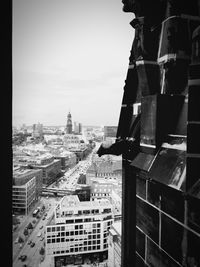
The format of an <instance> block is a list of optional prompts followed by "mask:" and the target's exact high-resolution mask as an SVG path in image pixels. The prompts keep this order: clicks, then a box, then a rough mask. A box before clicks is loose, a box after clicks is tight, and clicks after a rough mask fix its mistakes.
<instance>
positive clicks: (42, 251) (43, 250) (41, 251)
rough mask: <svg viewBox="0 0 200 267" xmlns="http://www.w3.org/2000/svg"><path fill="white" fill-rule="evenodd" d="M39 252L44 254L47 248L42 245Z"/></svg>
mask: <svg viewBox="0 0 200 267" xmlns="http://www.w3.org/2000/svg"><path fill="white" fill-rule="evenodd" d="M39 253H40V255H42V256H43V255H44V253H45V249H44V248H43V247H41V249H40V251H39Z"/></svg>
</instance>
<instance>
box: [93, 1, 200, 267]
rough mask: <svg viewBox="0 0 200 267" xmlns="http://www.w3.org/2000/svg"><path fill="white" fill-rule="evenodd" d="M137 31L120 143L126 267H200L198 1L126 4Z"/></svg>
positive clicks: (116, 150) (106, 150) (115, 146)
mask: <svg viewBox="0 0 200 267" xmlns="http://www.w3.org/2000/svg"><path fill="white" fill-rule="evenodd" d="M122 2H123V4H124V7H123V11H124V12H132V13H134V15H135V18H134V19H133V20H132V21H131V22H130V24H131V26H132V27H133V29H134V30H135V37H134V40H133V44H132V48H131V53H130V58H129V66H128V71H127V77H126V80H125V86H124V94H123V99H122V106H121V112H120V118H119V123H118V131H117V136H116V142H115V143H114V144H113V145H112V146H111V147H109V148H105V147H103V145H102V146H101V147H100V149H99V151H98V152H97V153H98V154H99V156H101V155H103V154H115V155H120V154H122V157H123V176H122V178H123V189H122V190H123V200H122V202H123V208H122V210H123V212H122V266H123V267H129V266H130V267H132V266H138V267H140V266H155V267H168V266H170V267H171V266H172V267H178V266H179V267H180V266H184V267H186V266H188V267H197V266H200V175H199V166H200V141H199V139H200V1H199V0H190V1H188V0H186V1H181V0H153V1H151V0H138V1H137V0H123V1H122Z"/></svg>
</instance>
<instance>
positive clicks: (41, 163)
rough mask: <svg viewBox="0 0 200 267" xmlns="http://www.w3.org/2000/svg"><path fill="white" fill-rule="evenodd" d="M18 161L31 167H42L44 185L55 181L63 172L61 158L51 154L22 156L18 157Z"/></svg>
mask: <svg viewBox="0 0 200 267" xmlns="http://www.w3.org/2000/svg"><path fill="white" fill-rule="evenodd" d="M17 163H18V164H20V165H21V166H24V167H29V168H31V169H41V170H42V183H43V184H44V185H49V184H51V183H53V182H55V181H56V179H57V175H58V174H59V173H61V160H60V159H54V157H53V156H52V155H50V154H43V155H40V156H26V157H22V158H19V159H18V161H17Z"/></svg>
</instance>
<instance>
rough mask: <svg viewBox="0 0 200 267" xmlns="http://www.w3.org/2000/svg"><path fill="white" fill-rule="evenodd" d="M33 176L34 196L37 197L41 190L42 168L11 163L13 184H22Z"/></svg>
mask: <svg viewBox="0 0 200 267" xmlns="http://www.w3.org/2000/svg"><path fill="white" fill-rule="evenodd" d="M33 177H35V186H36V192H35V198H36V200H37V199H38V197H39V195H40V194H41V190H42V170H40V169H38V170H36V169H29V168H28V167H27V166H25V167H23V166H20V165H18V164H14V165H13V181H14V184H17V185H23V184H26V183H27V182H28V181H29V180H31V179H32V178H33Z"/></svg>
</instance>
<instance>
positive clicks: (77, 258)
mask: <svg viewBox="0 0 200 267" xmlns="http://www.w3.org/2000/svg"><path fill="white" fill-rule="evenodd" d="M54 220H55V221H54V224H51V225H48V226H46V237H45V242H46V256H47V257H48V256H50V257H54V260H55V266H63V265H67V264H84V263H94V262H103V261H105V260H107V259H108V231H109V229H110V227H111V225H112V223H113V213H112V206H111V205H110V203H109V202H108V201H107V200H99V201H82V202H80V201H79V199H78V196H76V195H70V196H65V197H64V198H63V199H62V200H61V201H60V203H59V204H58V205H57V207H56V208H55V216H54Z"/></svg>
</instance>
